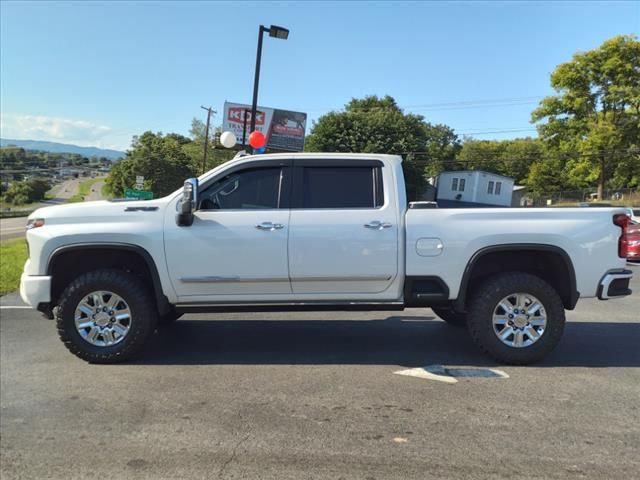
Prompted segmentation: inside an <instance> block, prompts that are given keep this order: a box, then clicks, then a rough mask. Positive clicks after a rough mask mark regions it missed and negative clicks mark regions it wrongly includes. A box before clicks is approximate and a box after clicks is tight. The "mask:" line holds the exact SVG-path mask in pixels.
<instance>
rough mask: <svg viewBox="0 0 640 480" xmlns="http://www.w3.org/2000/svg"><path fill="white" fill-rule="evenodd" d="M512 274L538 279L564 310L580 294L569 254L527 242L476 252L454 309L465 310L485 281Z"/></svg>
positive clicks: (464, 275)
mask: <svg viewBox="0 0 640 480" xmlns="http://www.w3.org/2000/svg"><path fill="white" fill-rule="evenodd" d="M514 271H518V272H523V273H530V274H533V275H536V276H538V277H540V278H541V279H543V280H544V281H546V282H547V283H549V285H551V286H552V287H553V288H554V289H556V290H557V292H558V294H559V295H560V298H561V299H562V303H563V305H564V308H566V309H567V310H573V308H575V305H576V303H577V301H578V298H579V296H580V293H579V292H578V291H577V284H576V274H575V269H574V267H573V262H572V261H571V257H569V254H568V253H567V252H566V251H565V250H563V249H562V248H560V247H557V246H555V245H547V244H529V243H519V244H503V245H492V246H489V247H484V248H481V249H480V250H478V251H476V252H475V253H474V254H473V256H472V257H471V259H470V260H469V262H468V263H467V266H466V268H465V270H464V273H463V276H462V279H461V282H460V290H459V292H458V298H457V299H456V300H455V301H454V308H455V309H456V310H458V311H466V310H467V307H468V305H469V301H470V298H471V294H472V292H473V290H474V289H475V288H478V286H479V284H481V282H482V280H483V279H484V278H488V277H490V276H492V275H495V274H498V273H506V272H514Z"/></svg>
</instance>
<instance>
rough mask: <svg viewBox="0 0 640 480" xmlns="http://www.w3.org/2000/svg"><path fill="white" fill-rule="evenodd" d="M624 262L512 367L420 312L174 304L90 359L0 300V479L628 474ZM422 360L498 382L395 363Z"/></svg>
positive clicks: (633, 358)
mask: <svg viewBox="0 0 640 480" xmlns="http://www.w3.org/2000/svg"><path fill="white" fill-rule="evenodd" d="M632 268H633V269H634V271H635V272H636V277H635V279H634V280H633V284H632V288H633V289H634V290H635V293H634V294H633V295H632V296H630V297H627V298H625V299H622V300H615V301H608V302H599V301H597V300H581V301H580V302H579V303H578V307H577V309H576V310H575V311H572V312H568V319H569V322H568V324H567V327H566V330H565V334H564V337H563V340H562V341H561V343H560V345H559V346H558V348H557V349H556V351H555V352H554V353H553V354H552V355H550V356H549V357H548V358H547V359H546V360H545V361H544V362H542V363H541V364H538V365H535V366H529V367H511V366H499V365H496V364H495V363H493V362H492V361H491V360H489V359H487V358H486V357H484V356H482V355H480V354H479V353H478V352H477V351H476V349H475V348H474V346H473V345H472V343H471V340H470V338H469V336H468V335H467V333H466V330H464V329H459V328H455V327H451V326H449V325H447V324H445V323H444V322H442V321H439V320H437V319H436V318H435V316H434V315H433V313H432V312H431V311H430V310H428V309H411V310H406V311H404V312H371V313H362V312H358V313H340V312H338V313H314V314H310V313H304V314H303V313H286V314H282V313H280V314H278V313H269V314H247V313H242V314H207V315H188V316H185V317H184V318H183V319H181V320H180V321H178V323H177V324H176V325H175V326H173V327H171V328H168V329H165V330H162V331H160V332H159V333H157V334H156V335H155V337H154V338H153V339H152V342H151V344H150V345H149V348H148V349H147V351H146V352H145V354H144V355H143V356H142V357H141V358H140V359H139V360H137V361H135V362H131V363H129V364H121V365H107V366H105V365H89V364H87V363H84V362H83V361H81V360H79V359H77V358H75V357H73V356H72V355H71V354H69V353H68V352H67V351H66V349H65V348H64V347H63V345H62V343H61V342H60V341H59V340H58V338H57V334H56V331H55V327H54V324H53V322H51V321H48V320H45V319H43V318H42V317H41V316H39V314H37V313H35V312H33V311H31V310H26V309H10V308H3V309H1V310H0V316H1V319H0V347H1V348H0V350H1V351H0V361H1V362H0V387H1V390H0V433H1V435H0V449H1V450H0V452H1V456H0V462H1V463H0V477H2V479H22V478H24V479H30V478H38V479H41V478H60V479H62V478H64V479H69V478H100V479H108V478H118V479H119V478H127V479H129V478H131V479H160V478H171V479H174V478H187V479H210V478H235V479H245V478H251V479H253V478H261V479H324V478H331V479H341V478H342V479H368V480H371V479H378V480H379V479H388V478H394V479H395V478H397V479H408V478H410V479H414V478H415V479H427V478H469V479H475V478H498V479H499V478H536V479H556V478H557V479H560V478H561V479H567V478H568V479H573V478H576V479H579V478H594V479H595V478H597V479H603V478H608V479H618V478H619V479H625V480H627V479H631V478H638V475H639V473H638V472H640V458H639V454H638V452H639V451H640V268H638V267H632ZM18 304H19V300H18V299H17V297H16V296H15V295H9V296H6V297H3V298H2V299H0V305H2V306H3V307H7V306H8V305H18ZM434 364H438V365H446V366H467V367H492V368H499V369H500V370H502V371H504V372H505V373H506V374H507V375H508V376H509V378H459V379H458V380H459V381H458V383H456V384H446V383H442V382H438V381H433V380H428V379H420V378H412V377H406V376H400V375H394V372H396V371H398V370H402V369H406V368H412V367H423V366H427V365H434Z"/></svg>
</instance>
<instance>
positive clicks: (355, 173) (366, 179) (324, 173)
mask: <svg viewBox="0 0 640 480" xmlns="http://www.w3.org/2000/svg"><path fill="white" fill-rule="evenodd" d="M382 197H383V193H382V177H381V171H380V168H379V167H369V166H365V167H315V166H314V167H311V166H310V167H303V169H302V208H310V209H311V208H377V207H379V206H382V204H383V203H384V199H383V198H382Z"/></svg>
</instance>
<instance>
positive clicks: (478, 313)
mask: <svg viewBox="0 0 640 480" xmlns="http://www.w3.org/2000/svg"><path fill="white" fill-rule="evenodd" d="M564 324H565V314H564V306H563V304H562V300H561V299H560V296H559V295H558V293H557V292H556V291H555V290H554V289H553V287H551V285H549V284H548V283H547V282H545V281H544V280H542V279H541V278H539V277H536V276H535V275H530V274H528V273H517V272H514V273H504V274H500V275H496V276H494V277H490V278H489V279H488V280H487V281H485V282H484V284H483V285H482V287H480V288H479V289H478V290H476V291H475V292H474V295H473V298H472V300H471V305H470V308H469V316H468V319H467V326H468V328H469V332H470V333H471V337H472V338H473V341H474V342H475V344H476V345H477V346H478V347H480V349H481V350H482V351H484V352H485V353H487V354H488V355H490V356H491V357H493V358H495V359H496V360H498V361H500V362H503V363H508V364H514V365H526V364H530V363H534V362H536V361H538V360H540V359H542V358H543V357H544V356H546V355H547V354H549V353H550V352H551V351H552V350H553V349H554V348H555V347H556V345H557V344H558V342H559V341H560V338H561V337H562V332H563V330H564Z"/></svg>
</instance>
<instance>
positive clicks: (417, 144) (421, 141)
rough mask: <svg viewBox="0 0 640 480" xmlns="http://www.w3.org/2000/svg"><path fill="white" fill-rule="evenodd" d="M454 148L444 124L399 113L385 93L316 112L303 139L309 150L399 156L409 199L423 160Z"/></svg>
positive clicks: (417, 188)
mask: <svg viewBox="0 0 640 480" xmlns="http://www.w3.org/2000/svg"><path fill="white" fill-rule="evenodd" d="M458 147H459V145H458V142H457V137H456V136H455V134H453V131H452V130H450V129H449V128H448V127H444V126H442V125H430V124H428V123H425V122H424V118H423V117H422V116H420V115H414V114H405V113H404V112H403V111H402V110H401V109H400V108H399V107H398V105H397V104H396V101H395V100H394V99H393V98H392V97H390V96H388V95H387V96H385V97H383V98H379V97H377V96H375V95H374V96H368V97H365V98H363V99H355V98H354V99H352V100H351V101H350V102H349V103H348V104H347V105H345V110H344V111H343V112H330V113H328V114H326V115H323V116H321V117H320V118H319V119H318V120H317V121H316V122H314V124H313V127H312V129H311V133H310V134H309V135H308V136H307V139H306V141H305V150H307V151H311V152H318V151H321V152H362V153H390V154H401V155H403V156H404V162H403V169H404V174H405V180H406V183H407V195H408V197H409V198H410V199H413V198H417V197H418V196H419V194H420V193H421V192H422V190H423V188H424V185H425V178H424V168H423V167H422V165H423V164H424V162H425V161H426V162H429V161H433V162H442V161H443V160H445V159H449V158H451V159H452V158H453V157H454V156H455V153H454V152H455V149H456V148H458ZM419 156H420V160H421V161H420V163H418V161H417V157H419ZM430 156H433V157H430Z"/></svg>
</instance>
